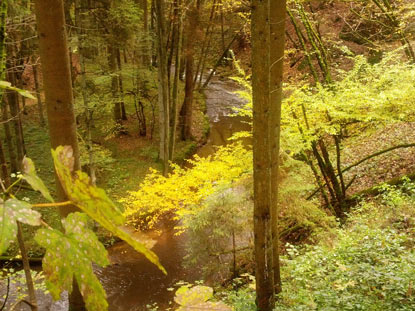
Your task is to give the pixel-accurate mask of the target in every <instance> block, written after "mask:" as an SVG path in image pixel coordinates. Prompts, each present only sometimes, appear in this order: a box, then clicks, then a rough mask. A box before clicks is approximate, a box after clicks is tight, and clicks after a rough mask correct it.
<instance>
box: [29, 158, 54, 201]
mask: <svg viewBox="0 0 415 311" xmlns="http://www.w3.org/2000/svg"><path fill="white" fill-rule="evenodd" d="M23 179H24V180H26V181H27V183H28V184H29V185H30V186H32V188H33V189H34V190H36V191H39V192H40V193H41V194H42V195H43V197H44V198H45V199H46V200H48V201H49V202H53V199H52V196H51V195H50V193H49V190H48V188H47V187H46V186H45V184H44V183H43V181H42V179H40V178H39V176H37V174H36V168H35V164H34V163H33V161H32V160H31V159H29V158H27V157H24V158H23Z"/></svg>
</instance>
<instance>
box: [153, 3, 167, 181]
mask: <svg viewBox="0 0 415 311" xmlns="http://www.w3.org/2000/svg"><path fill="white" fill-rule="evenodd" d="M155 11H156V16H157V40H158V42H157V58H158V76H159V91H158V100H159V123H160V158H161V160H162V161H163V174H164V175H167V173H168V170H169V120H170V118H169V110H170V108H169V102H168V97H169V95H168V94H169V90H168V85H167V51H166V32H165V21H164V15H163V14H164V0H158V1H156V2H155Z"/></svg>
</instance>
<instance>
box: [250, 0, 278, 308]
mask: <svg viewBox="0 0 415 311" xmlns="http://www.w3.org/2000/svg"><path fill="white" fill-rule="evenodd" d="M268 14H269V3H268V1H262V0H252V14H251V18H252V20H251V34H252V100H253V156H254V163H253V166H254V243H255V277H256V294H257V308H258V310H259V311H271V310H272V308H273V280H272V279H273V273H272V247H271V246H272V245H270V243H271V242H272V241H271V239H270V234H271V215H270V210H271V206H270V196H271V187H270V186H271V184H270V177H271V174H270V173H271V170H270V166H271V163H270V148H269V145H270V144H269V135H268V128H269V117H268V114H269V108H270V103H269V99H270V96H269V94H270V84H269V68H270V66H269V64H270V63H269V62H270V58H269V41H270V36H269V19H268V16H269V15H268Z"/></svg>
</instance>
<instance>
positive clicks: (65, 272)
mask: <svg viewBox="0 0 415 311" xmlns="http://www.w3.org/2000/svg"><path fill="white" fill-rule="evenodd" d="M87 222H88V216H87V215H86V214H83V213H72V214H69V215H68V216H67V217H66V218H65V219H63V220H62V224H63V227H64V229H65V233H62V232H60V231H58V230H55V229H40V230H38V231H37V233H36V235H35V240H36V242H37V243H38V244H39V245H40V246H42V247H44V248H45V249H46V254H45V256H44V258H43V261H42V267H43V272H44V274H45V277H46V286H47V288H48V290H49V291H50V293H51V295H52V297H53V298H54V299H55V300H58V299H59V298H60V295H61V293H62V291H64V290H67V291H68V292H71V291H72V280H73V278H74V277H75V279H76V281H77V283H78V285H79V289H80V291H81V294H82V296H83V298H84V301H85V306H86V308H87V309H88V310H89V311H104V310H107V309H108V303H107V301H106V294H105V290H104V288H103V287H102V285H101V283H100V282H99V280H98V278H97V277H96V276H95V274H94V271H93V269H92V262H94V263H96V264H98V265H99V266H101V267H105V266H107V265H108V264H109V260H108V253H107V251H106V249H105V247H104V246H103V245H102V244H101V243H100V242H99V241H98V238H97V237H96V235H95V233H94V232H92V231H91V230H89V229H88V227H87Z"/></svg>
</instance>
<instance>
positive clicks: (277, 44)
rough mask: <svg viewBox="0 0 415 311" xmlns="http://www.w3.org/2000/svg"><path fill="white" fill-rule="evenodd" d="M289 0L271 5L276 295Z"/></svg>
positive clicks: (271, 107) (276, 288) (271, 111)
mask: <svg viewBox="0 0 415 311" xmlns="http://www.w3.org/2000/svg"><path fill="white" fill-rule="evenodd" d="M285 12H286V0H281V1H270V43H269V44H270V48H269V51H270V52H269V53H270V121H269V122H270V124H269V135H270V137H269V140H270V147H271V223H272V240H273V242H272V244H273V252H272V254H273V260H272V261H273V267H272V270H273V273H274V292H275V293H277V294H278V293H280V292H281V275H280V258H279V232H278V192H279V191H278V190H279V189H278V188H279V185H278V183H279V176H280V175H279V166H280V136H281V103H282V82H283V72H284V48H285V18H286V14H285Z"/></svg>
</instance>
